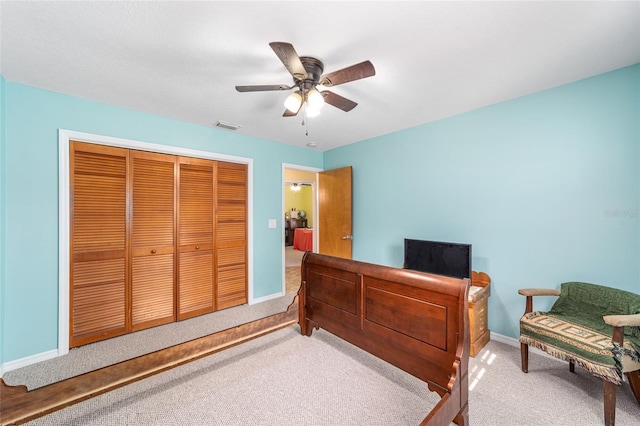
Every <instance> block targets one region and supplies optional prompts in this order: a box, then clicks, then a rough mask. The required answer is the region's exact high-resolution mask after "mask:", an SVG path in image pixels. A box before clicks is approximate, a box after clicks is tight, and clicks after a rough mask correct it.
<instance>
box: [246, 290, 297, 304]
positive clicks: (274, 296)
mask: <svg viewBox="0 0 640 426" xmlns="http://www.w3.org/2000/svg"><path fill="white" fill-rule="evenodd" d="M284 295H285V293H284V292H282V291H281V292H279V293H273V294H270V295H268V296H263V297H259V298H257V299H252V300H249V302H248V303H247V304H248V305H255V304H256V303H262V302H266V301H268V300H273V299H277V298H279V297H282V296H284ZM291 300H293V296H292V297H291Z"/></svg>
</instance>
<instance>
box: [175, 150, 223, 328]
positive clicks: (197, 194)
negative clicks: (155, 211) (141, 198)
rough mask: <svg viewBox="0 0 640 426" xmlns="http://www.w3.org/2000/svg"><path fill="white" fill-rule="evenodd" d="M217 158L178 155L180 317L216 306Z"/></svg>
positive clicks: (203, 312) (199, 313)
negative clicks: (215, 184) (215, 223)
mask: <svg viewBox="0 0 640 426" xmlns="http://www.w3.org/2000/svg"><path fill="white" fill-rule="evenodd" d="M214 179H215V162H213V161H209V160H200V159H194V158H180V159H179V184H178V187H179V189H178V250H179V256H178V319H185V318H190V317H193V316H196V315H202V314H205V313H208V312H212V311H213V310H215V299H214V279H213V233H214V228H213V227H214V219H213V183H214Z"/></svg>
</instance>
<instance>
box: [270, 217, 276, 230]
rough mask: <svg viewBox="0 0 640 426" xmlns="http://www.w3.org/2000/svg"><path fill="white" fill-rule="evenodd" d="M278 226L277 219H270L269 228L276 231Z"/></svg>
mask: <svg viewBox="0 0 640 426" xmlns="http://www.w3.org/2000/svg"><path fill="white" fill-rule="evenodd" d="M277 226H278V225H277V224H276V220H275V219H269V228H271V229H275V228H276V227H277Z"/></svg>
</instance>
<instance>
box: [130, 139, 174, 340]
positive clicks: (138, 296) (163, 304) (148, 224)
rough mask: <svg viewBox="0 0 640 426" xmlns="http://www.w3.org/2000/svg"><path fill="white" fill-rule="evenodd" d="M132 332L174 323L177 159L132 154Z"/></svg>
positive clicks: (132, 152) (138, 153) (144, 153)
mask: <svg viewBox="0 0 640 426" xmlns="http://www.w3.org/2000/svg"><path fill="white" fill-rule="evenodd" d="M130 162H131V179H130V182H131V188H132V189H131V194H132V206H133V211H132V225H131V322H132V326H131V328H132V331H136V330H141V329H143V328H148V327H152V326H156V325H160V324H166V323H169V322H173V321H175V319H176V314H175V250H174V245H175V244H174V242H175V235H174V234H175V207H176V206H175V195H174V194H175V175H176V170H175V169H176V157H175V156H172V155H164V154H156V153H150V152H142V151H131V152H130Z"/></svg>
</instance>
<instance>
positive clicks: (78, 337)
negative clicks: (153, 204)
mask: <svg viewBox="0 0 640 426" xmlns="http://www.w3.org/2000/svg"><path fill="white" fill-rule="evenodd" d="M127 171H128V151H127V150H125V149H120V148H113V147H106V146H101V145H92V144H85V143H80V142H71V144H70V174H71V175H70V196H71V197H70V200H71V206H70V210H71V247H70V250H71V253H70V255H71V256H70V259H71V261H70V263H71V264H70V280H71V283H70V284H71V285H70V291H71V295H70V298H69V300H70V318H71V321H70V322H71V324H70V327H69V342H70V346H71V347H74V346H79V345H83V344H86V343H91V342H94V341H97V340H102V339H105V338H108V337H113V336H117V335H120V334H124V333H126V332H127V323H126V306H127V303H128V300H127V297H126V282H127V275H128V270H127V268H128V267H127V258H128V251H129V244H128V225H127V205H128V200H127V184H126V181H127Z"/></svg>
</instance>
